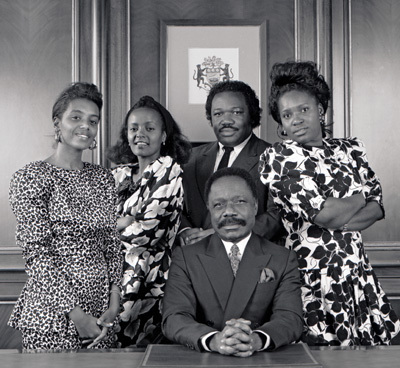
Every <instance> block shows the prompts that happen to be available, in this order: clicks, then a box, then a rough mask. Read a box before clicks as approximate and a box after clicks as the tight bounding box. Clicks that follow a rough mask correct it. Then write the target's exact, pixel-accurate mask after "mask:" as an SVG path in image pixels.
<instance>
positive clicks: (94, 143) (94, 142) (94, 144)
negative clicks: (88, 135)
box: [89, 138, 97, 151]
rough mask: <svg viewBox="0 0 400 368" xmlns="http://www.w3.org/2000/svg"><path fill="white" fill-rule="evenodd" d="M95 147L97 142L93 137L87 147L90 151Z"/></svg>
mask: <svg viewBox="0 0 400 368" xmlns="http://www.w3.org/2000/svg"><path fill="white" fill-rule="evenodd" d="M96 147H97V142H96V138H93V142H92V143H91V145H90V146H89V149H90V150H91V151H92V150H94V149H95V148H96Z"/></svg>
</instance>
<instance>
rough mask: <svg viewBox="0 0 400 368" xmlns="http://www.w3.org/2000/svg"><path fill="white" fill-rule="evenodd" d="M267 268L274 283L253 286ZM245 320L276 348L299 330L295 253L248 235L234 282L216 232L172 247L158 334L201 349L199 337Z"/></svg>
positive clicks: (254, 235)
mask: <svg viewBox="0 0 400 368" xmlns="http://www.w3.org/2000/svg"><path fill="white" fill-rule="evenodd" d="M265 267H268V268H269V269H271V270H272V271H273V272H274V275H275V280H274V281H268V282H266V283H259V280H260V275H261V272H262V270H263V269H264V268H265ZM241 317H242V318H245V319H247V320H249V321H251V322H252V323H251V328H252V329H253V330H255V329H258V330H262V331H264V332H265V333H267V334H268V335H269V336H270V337H271V340H272V341H273V343H274V346H275V347H276V348H277V347H279V346H281V345H285V344H288V343H290V342H292V341H295V340H297V339H298V338H299V337H300V335H301V333H302V330H303V317H302V301H301V292H300V275H299V270H298V263H297V257H296V255H295V253H294V252H293V251H291V250H288V249H286V248H284V247H281V246H278V245H276V244H273V243H271V242H270V241H268V240H266V239H265V238H262V237H260V236H258V235H256V234H254V233H253V234H252V236H251V237H250V240H249V242H248V243H247V246H246V249H245V251H244V254H243V257H242V260H241V262H240V264H239V269H238V272H237V274H236V278H235V277H234V276H233V273H232V268H231V265H230V262H229V258H228V256H227V254H226V250H225V248H224V245H223V243H222V241H221V240H220V238H219V236H218V235H217V234H214V235H212V236H211V237H208V238H206V239H202V240H201V241H200V242H198V243H196V244H193V245H190V246H187V247H177V248H176V249H175V250H174V253H173V256H172V264H171V268H170V270H169V275H168V281H167V284H166V289H165V294H164V302H163V322H162V326H163V332H164V335H165V336H166V337H167V338H168V339H169V340H172V341H174V342H176V343H179V344H182V345H186V346H187V347H190V348H192V349H196V350H201V348H200V347H199V339H200V338H201V337H202V336H203V335H205V334H207V333H209V332H212V331H222V330H223V328H224V326H225V322H226V321H228V320H230V319H232V318H241Z"/></svg>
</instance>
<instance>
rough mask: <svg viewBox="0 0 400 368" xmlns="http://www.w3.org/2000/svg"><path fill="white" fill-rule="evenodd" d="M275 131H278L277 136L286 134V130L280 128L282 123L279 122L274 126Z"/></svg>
mask: <svg viewBox="0 0 400 368" xmlns="http://www.w3.org/2000/svg"><path fill="white" fill-rule="evenodd" d="M276 131H277V133H278V137H279V138H282V139H283V137H286V136H287V132H286V130H285V129H283V128H282V125H281V124H279V125H278V127H277V128H276Z"/></svg>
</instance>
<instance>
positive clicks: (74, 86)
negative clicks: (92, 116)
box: [52, 82, 103, 121]
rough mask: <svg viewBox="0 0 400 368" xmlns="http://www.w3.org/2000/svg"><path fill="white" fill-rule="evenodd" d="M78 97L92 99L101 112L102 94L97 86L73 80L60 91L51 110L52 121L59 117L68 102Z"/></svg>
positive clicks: (66, 107)
mask: <svg viewBox="0 0 400 368" xmlns="http://www.w3.org/2000/svg"><path fill="white" fill-rule="evenodd" d="M79 98H83V99H86V100H89V101H92V102H93V103H95V104H96V106H97V107H98V108H99V112H101V108H102V107H103V95H102V94H101V93H100V92H99V89H98V88H97V86H96V85H95V84H92V83H87V82H74V83H71V84H70V85H69V86H68V87H67V88H65V89H64V90H63V91H62V92H61V93H60V95H59V96H58V98H57V100H56V102H55V103H54V105H53V111H52V118H53V121H54V120H55V119H56V118H59V119H61V117H62V116H63V114H64V112H65V111H66V110H67V109H68V106H69V104H70V102H71V101H73V100H76V99H79Z"/></svg>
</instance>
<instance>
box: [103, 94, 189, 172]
mask: <svg viewBox="0 0 400 368" xmlns="http://www.w3.org/2000/svg"><path fill="white" fill-rule="evenodd" d="M143 107H145V108H149V109H153V110H155V111H157V112H158V113H159V114H160V115H161V118H162V121H163V125H164V130H165V133H166V135H167V138H166V141H165V145H162V146H161V152H160V154H161V156H171V157H172V158H174V159H175V160H176V161H177V162H178V163H179V164H185V163H186V162H187V161H188V160H189V156H190V151H191V144H190V142H189V141H188V140H187V139H186V137H185V136H184V135H183V134H182V132H181V129H180V128H179V126H178V124H177V123H176V121H175V120H174V118H173V117H172V115H171V114H170V112H169V111H168V110H167V109H166V108H165V107H164V106H162V105H161V104H160V103H158V102H157V101H155V100H154V99H153V97H150V96H143V97H141V98H140V99H139V101H138V102H136V103H135V104H134V105H133V107H132V108H131V109H130V110H129V111H128V113H127V114H126V116H125V119H124V122H123V125H122V127H121V130H120V133H119V140H118V142H117V143H116V144H115V145H114V146H112V147H110V148H109V150H108V152H107V157H108V159H109V160H110V161H112V162H114V163H115V164H128V163H135V162H137V161H138V158H137V157H136V155H134V154H133V153H132V150H131V148H130V146H129V142H128V119H129V115H130V114H131V113H132V111H134V110H136V109H139V108H143Z"/></svg>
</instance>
